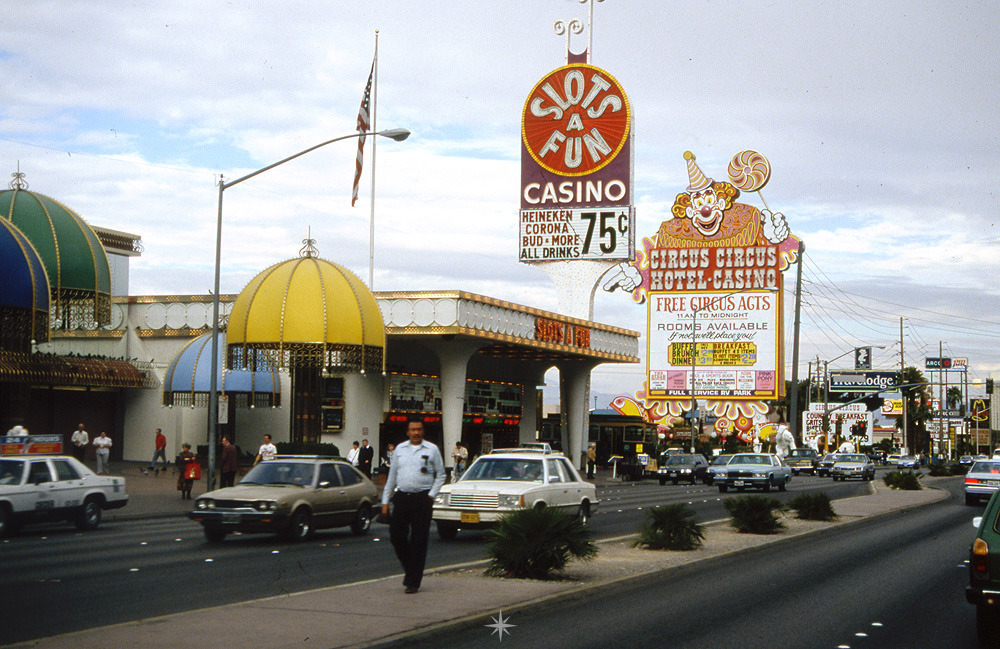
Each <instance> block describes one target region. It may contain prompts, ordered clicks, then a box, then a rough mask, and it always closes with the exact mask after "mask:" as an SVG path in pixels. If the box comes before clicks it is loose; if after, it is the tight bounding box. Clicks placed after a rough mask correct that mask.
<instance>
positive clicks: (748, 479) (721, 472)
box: [713, 453, 792, 493]
mask: <svg viewBox="0 0 1000 649" xmlns="http://www.w3.org/2000/svg"><path fill="white" fill-rule="evenodd" d="M791 479H792V470H791V469H790V468H789V467H787V466H785V465H784V464H782V463H781V458H779V457H778V456H777V455H774V454H769V453H736V454H735V455H733V457H732V459H730V460H729V464H727V465H725V466H724V467H720V468H719V469H718V470H717V471H716V472H715V476H714V478H713V482H714V483H715V484H717V485H718V486H719V491H720V492H722V493H725V492H726V491H728V490H729V488H730V487H733V488H734V489H738V490H739V491H743V490H744V489H747V488H750V487H752V488H755V489H763V490H764V491H770V490H771V488H772V487H777V488H778V489H779V490H781V491H784V490H785V486H786V485H787V484H788V483H789V482H790V481H791Z"/></svg>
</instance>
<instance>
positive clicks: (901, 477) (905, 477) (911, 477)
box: [883, 471, 920, 491]
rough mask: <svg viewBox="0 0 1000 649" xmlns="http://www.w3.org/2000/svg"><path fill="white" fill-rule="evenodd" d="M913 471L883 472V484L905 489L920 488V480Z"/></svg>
mask: <svg viewBox="0 0 1000 649" xmlns="http://www.w3.org/2000/svg"><path fill="white" fill-rule="evenodd" d="M917 475H918V474H916V473H914V472H913V471H890V472H889V473H886V474H885V478H883V480H885V484H886V486H887V487H891V488H892V489H903V490H905V491H916V490H918V489H920V481H919V480H917Z"/></svg>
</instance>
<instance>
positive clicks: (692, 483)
mask: <svg viewBox="0 0 1000 649" xmlns="http://www.w3.org/2000/svg"><path fill="white" fill-rule="evenodd" d="M697 482H698V478H697V477H696V476H691V486H692V487H693V486H694V485H695V483H697Z"/></svg>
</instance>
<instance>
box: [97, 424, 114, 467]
mask: <svg viewBox="0 0 1000 649" xmlns="http://www.w3.org/2000/svg"><path fill="white" fill-rule="evenodd" d="M94 447H95V448H96V449H97V453H96V454H97V474H98V475H109V469H110V460H111V438H110V437H108V434H107V433H105V432H104V431H103V430H102V431H101V434H100V435H98V436H97V437H95V438H94Z"/></svg>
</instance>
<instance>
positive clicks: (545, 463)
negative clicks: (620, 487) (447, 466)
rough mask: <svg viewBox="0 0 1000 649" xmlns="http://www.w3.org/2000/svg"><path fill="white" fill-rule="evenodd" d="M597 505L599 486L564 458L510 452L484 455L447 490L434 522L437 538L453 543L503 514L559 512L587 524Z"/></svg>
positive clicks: (437, 504) (553, 454) (439, 500)
mask: <svg viewBox="0 0 1000 649" xmlns="http://www.w3.org/2000/svg"><path fill="white" fill-rule="evenodd" d="M598 502H599V501H598V500H597V490H596V489H595V487H594V485H593V484H592V483H590V482H586V481H584V479H583V478H581V477H580V474H579V473H578V472H577V470H576V468H574V467H573V465H572V463H571V462H570V461H569V460H568V459H567V458H566V457H565V456H564V455H563V454H562V453H557V452H553V451H537V450H530V451H524V450H521V449H516V450H511V449H505V450H503V451H499V452H493V453H490V454H488V455H481V456H479V457H478V458H476V461H475V462H473V463H472V465H471V466H469V468H468V469H467V470H466V471H465V473H463V474H462V477H461V478H460V479H459V480H458V482H453V483H451V484H446V485H444V487H442V488H441V492H440V493H439V494H438V495H437V497H436V498H435V499H434V514H433V519H434V522H435V523H436V524H437V530H438V535H439V536H440V537H441V538H442V539H445V540H450V539H453V538H455V536H456V535H457V534H458V531H459V530H460V529H482V528H485V527H491V526H493V525H496V523H497V522H498V521H499V520H500V519H501V518H502V517H503V515H504V514H507V513H510V512H513V511H516V510H518V509H528V508H532V507H537V508H542V507H554V508H557V509H560V510H563V511H565V512H567V513H570V514H573V515H575V516H578V517H579V518H580V519H581V520H583V521H584V522H587V521H588V520H589V519H590V515H591V514H592V513H593V512H594V510H595V509H596V508H597V505H598Z"/></svg>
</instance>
